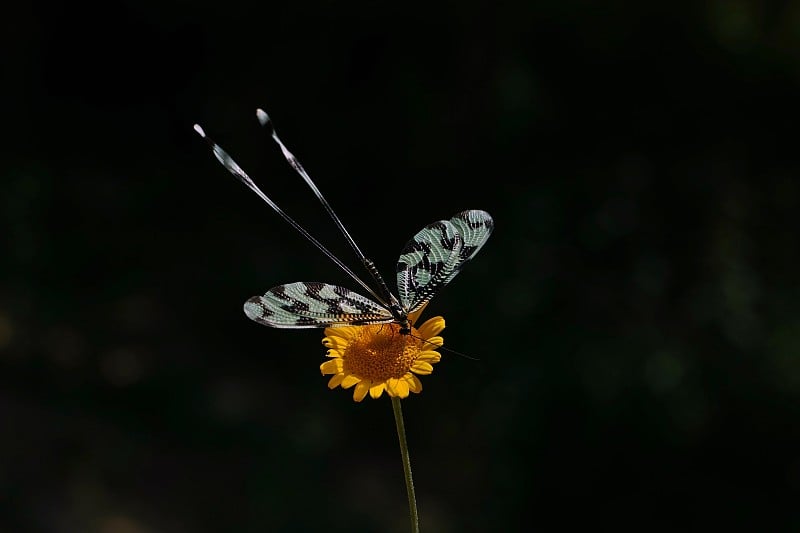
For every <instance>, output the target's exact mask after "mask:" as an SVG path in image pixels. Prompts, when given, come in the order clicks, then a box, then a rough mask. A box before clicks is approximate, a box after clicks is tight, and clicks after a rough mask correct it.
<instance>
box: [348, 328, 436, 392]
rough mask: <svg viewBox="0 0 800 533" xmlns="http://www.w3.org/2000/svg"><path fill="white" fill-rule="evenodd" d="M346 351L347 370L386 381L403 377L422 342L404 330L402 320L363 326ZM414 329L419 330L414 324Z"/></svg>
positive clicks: (415, 332)
mask: <svg viewBox="0 0 800 533" xmlns="http://www.w3.org/2000/svg"><path fill="white" fill-rule="evenodd" d="M358 329H359V331H358V333H356V334H355V335H354V337H353V338H352V339H351V340H350V343H349V344H348V346H347V348H345V350H344V353H343V354H342V361H343V363H344V371H345V373H346V374H355V375H356V376H358V377H360V378H361V379H368V380H371V381H385V380H387V379H389V378H400V377H402V376H404V375H405V374H406V372H408V371H409V369H410V368H411V365H413V364H414V361H415V360H416V358H417V355H418V354H419V352H420V342H419V341H418V340H417V339H416V338H415V337H412V336H411V335H403V334H402V333H400V326H399V325H398V324H379V325H374V326H361V327H359V328H358ZM411 333H412V334H413V335H415V336H419V332H418V331H417V330H416V329H414V328H411Z"/></svg>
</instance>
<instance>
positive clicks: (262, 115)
mask: <svg viewBox="0 0 800 533" xmlns="http://www.w3.org/2000/svg"><path fill="white" fill-rule="evenodd" d="M256 118H257V119H258V123H259V124H261V125H262V126H266V125H267V122H269V115H267V113H266V112H265V111H264V110H263V109H261V108H260V107H259V108H258V109H256Z"/></svg>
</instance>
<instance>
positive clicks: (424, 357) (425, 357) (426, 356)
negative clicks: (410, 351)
mask: <svg viewBox="0 0 800 533" xmlns="http://www.w3.org/2000/svg"><path fill="white" fill-rule="evenodd" d="M441 360H442V354H440V353H439V352H434V351H432V350H429V351H425V352H419V353H418V354H417V361H427V362H429V363H438V362H439V361H441Z"/></svg>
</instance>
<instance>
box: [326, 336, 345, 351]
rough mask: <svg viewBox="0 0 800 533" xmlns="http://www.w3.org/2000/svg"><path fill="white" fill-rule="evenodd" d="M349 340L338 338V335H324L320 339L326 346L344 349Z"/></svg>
mask: <svg viewBox="0 0 800 533" xmlns="http://www.w3.org/2000/svg"><path fill="white" fill-rule="evenodd" d="M348 344H349V341H346V340H344V339H340V338H339V337H325V338H324V339H322V345H323V346H325V347H326V348H331V349H334V350H344V349H345V348H347V346H348Z"/></svg>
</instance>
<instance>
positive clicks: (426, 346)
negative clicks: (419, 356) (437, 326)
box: [420, 336, 444, 350]
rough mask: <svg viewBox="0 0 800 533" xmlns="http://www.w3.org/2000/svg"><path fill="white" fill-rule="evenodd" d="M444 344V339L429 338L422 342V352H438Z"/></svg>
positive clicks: (437, 337)
mask: <svg viewBox="0 0 800 533" xmlns="http://www.w3.org/2000/svg"><path fill="white" fill-rule="evenodd" d="M442 344H444V339H443V338H442V337H439V336H436V337H429V338H427V339H425V341H424V342H420V345H421V349H422V350H436V349H437V348H440V347H441V346H442Z"/></svg>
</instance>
